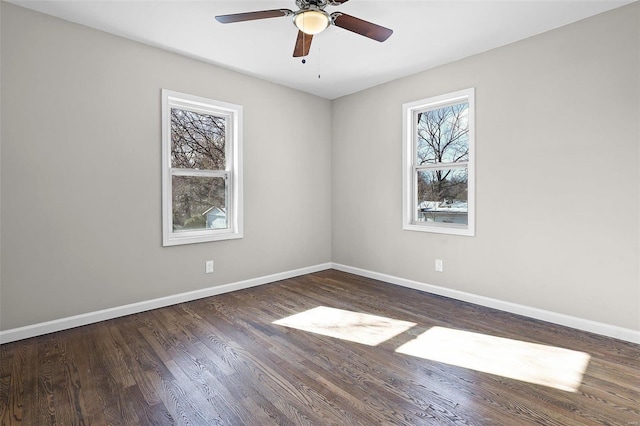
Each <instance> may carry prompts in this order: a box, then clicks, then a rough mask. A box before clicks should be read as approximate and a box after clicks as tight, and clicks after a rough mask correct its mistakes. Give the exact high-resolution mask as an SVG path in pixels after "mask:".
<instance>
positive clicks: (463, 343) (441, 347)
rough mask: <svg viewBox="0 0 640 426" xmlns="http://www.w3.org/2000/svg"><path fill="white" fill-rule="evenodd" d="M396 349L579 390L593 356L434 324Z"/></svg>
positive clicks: (457, 364)
mask: <svg viewBox="0 0 640 426" xmlns="http://www.w3.org/2000/svg"><path fill="white" fill-rule="evenodd" d="M396 352H398V353H401V354H406V355H412V356H415V357H420V358H424V359H428V360H432V361H438V362H442V363H446V364H450V365H455V366H458V367H463V368H468V369H472V370H476V371H480V372H483V373H489V374H495V375H499V376H503V377H508V378H511V379H516V380H520V381H523V382H528V383H534V384H538V385H544V386H549V387H553V388H556V389H560V390H564V391H570V392H577V391H578V387H579V386H580V384H581V383H582V377H583V375H584V372H585V370H586V368H587V365H588V364H589V359H590V358H591V357H590V356H589V354H586V353H584V352H577V351H572V350H569V349H563V348H558V347H555V346H546V345H540V344H535V343H528V342H523V341H519V340H512V339H506V338H502V337H495V336H489V335H486V334H481V333H472V332H468V331H462V330H454V329H450V328H444V327H432V328H430V329H429V330H427V331H425V332H424V333H422V334H421V335H420V336H418V337H417V338H416V339H414V340H411V341H410V342H407V343H405V344H404V345H402V346H400V347H399V348H398V349H397V350H396Z"/></svg>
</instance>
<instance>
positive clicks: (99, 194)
mask: <svg viewBox="0 0 640 426" xmlns="http://www.w3.org/2000/svg"><path fill="white" fill-rule="evenodd" d="M1 7H2V74H1V75H2V89H3V92H2V105H1V107H2V111H3V115H2V157H1V158H2V164H1V171H2V180H1V182H2V192H1V194H2V213H1V214H2V224H1V226H2V229H1V231H2V241H1V244H2V250H1V252H2V277H1V278H2V299H1V305H0V311H1V318H0V320H1V328H2V329H3V330H7V329H11V328H15V327H20V326H24V325H30V324H35V323H39V322H43V321H47V320H53V319H58V318H63V317H67V316H70V315H75V314H81V313H86V312H92V311H96V310H100V309H105V308H110V307H115V306H120V305H124V304H128V303H133V302H138V301H144V300H149V299H153V298H157V297H162V296H168V295H173V294H177V293H182V292H187V291H192V290H197V289H201V288H207V287H212V286H216V285H220V284H224V283H230V282H236V281H240V280H245V279H249V278H255V277H260V276H264V275H269V274H273V273H279V272H284V271H289V270H293V269H297V268H301V267H307V266H312V265H317V264H321V263H325V262H329V261H330V260H331V242H330V238H331V234H330V232H329V230H330V229H331V210H330V201H331V200H330V196H331V194H330V186H331V180H330V102H329V101H327V100H324V99H320V98H317V97H315V96H311V95H307V94H304V93H301V92H297V91H295V90H291V89H287V88H283V87H280V86H278V85H274V84H270V83H267V82H265V81H262V80H258V79H254V78H250V77H247V76H244V75H241V74H238V73H235V72H232V71H228V70H224V69H221V68H217V67H214V66H211V65H206V64H204V63H200V62H198V61H194V60H190V59H187V58H184V57H181V56H178V55H175V54H172V53H168V52H165V51H162V50H159V49H155V48H151V47H148V46H145V45H142V44H139V43H135V42H131V41H127V40H125V39H122V38H118V37H115V36H112V35H108V34H105V33H102V32H99V31H96V30H92V29H88V28H86V27H82V26H78V25H75V24H71V23H68V22H65V21H62V20H59V19H56V18H53V17H49V16H46V15H42V14H38V13H35V12H32V11H29V10H26V9H23V8H20V7H16V6H13V5H10V4H7V3H4V2H2V3H1ZM162 88H167V89H171V90H176V91H181V92H186V93H191V94H194V95H198V96H204V97H209V98H213V99H217V100H221V101H225V102H232V103H236V104H241V105H243V106H244V123H245V126H244V165H245V175H244V177H245V188H244V195H245V196H244V201H245V204H244V207H245V229H244V235H245V237H244V238H243V239H241V240H232V241H220V242H214V243H203V244H193V245H187V246H178V247H167V248H162V247H161V243H162V238H161V169H160V156H161V143H160V100H161V98H160V90H161V89H162ZM309 122H313V123H316V124H317V125H315V126H314V132H313V133H309V132H307V131H306V124H307V123H309ZM300 135H305V137H300ZM208 259H213V260H214V261H215V268H216V271H215V273H214V274H212V275H205V274H204V262H205V260H208Z"/></svg>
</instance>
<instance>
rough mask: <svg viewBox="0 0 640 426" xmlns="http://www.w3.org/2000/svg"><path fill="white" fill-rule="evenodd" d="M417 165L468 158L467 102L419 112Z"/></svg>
mask: <svg viewBox="0 0 640 426" xmlns="http://www.w3.org/2000/svg"><path fill="white" fill-rule="evenodd" d="M417 130H418V135H417V150H416V151H417V159H416V160H417V162H416V164H417V165H421V164H434V163H455V162H458V161H469V103H468V102H465V103H461V104H457V105H450V106H446V107H443V108H438V109H433V110H428V111H423V112H419V113H418V129H417Z"/></svg>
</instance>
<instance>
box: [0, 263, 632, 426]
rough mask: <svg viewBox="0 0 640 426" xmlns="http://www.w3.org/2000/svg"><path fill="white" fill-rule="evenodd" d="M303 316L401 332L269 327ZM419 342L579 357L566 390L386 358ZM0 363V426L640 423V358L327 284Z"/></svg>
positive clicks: (84, 330) (401, 296)
mask: <svg viewBox="0 0 640 426" xmlns="http://www.w3.org/2000/svg"><path fill="white" fill-rule="evenodd" d="M318 306H324V307H330V308H338V309H342V310H346V311H353V312H360V313H366V314H371V315H375V316H379V317H385V318H392V319H396V320H402V321H408V322H411V323H414V324H415V325H413V326H411V327H410V328H408V329H407V330H406V331H403V332H401V333H400V334H397V335H395V336H393V337H390V338H387V339H386V340H384V341H382V343H379V344H378V345H377V346H370V345H367V344H363V343H354V342H351V341H348V340H344V339H340V338H336V337H329V336H325V335H321V334H317V333H311V332H308V331H303V330H299V329H296V328H292V327H285V326H282V325H277V324H273V322H274V321H278V320H282V319H283V318H287V317H289V316H291V315H293V314H297V313H301V312H305V311H308V310H310V309H312V308H316V307H318ZM365 322H366V321H365ZM351 325H352V326H353V325H354V324H351ZM355 326H356V328H357V324H356V325H355ZM327 327H328V328H332V330H329V331H330V332H338V333H340V332H342V331H344V330H341V327H339V326H338V327H336V326H335V325H334V326H331V325H330V326H327ZM366 327H369V328H372V329H373V332H377V329H376V327H379V328H380V329H381V330H383V329H384V327H385V324H384V321H380V322H379V323H375V324H374V323H367V325H366ZM434 329H437V330H440V331H444V332H445V333H446V331H447V330H457V331H466V332H472V333H474V334H473V335H471V334H470V333H469V334H465V336H466V335H468V336H480V338H482V336H493V337H497V338H500V339H498V340H495V342H497V343H496V344H495V345H500V344H502V343H500V342H507V343H508V342H511V341H517V342H520V343H518V344H520V345H525V344H524V343H522V342H529V343H533V344H535V345H531V347H532V348H537V349H540V348H542V349H544V348H548V347H557V348H564V349H570V350H572V351H576V352H577V353H586V354H588V356H589V357H590V358H589V361H588V365H587V367H586V370H585V371H584V376H583V377H582V379H581V380H580V381H579V383H578V385H579V386H578V387H577V389H575V391H570V390H561V389H556V388H555V387H552V386H548V385H541V384H534V383H531V382H527V381H522V380H516V379H512V378H509V377H506V376H503V375H500V374H490V373H483V372H480V371H478V369H471V368H464V367H461V366H455V365H450V364H449V363H444V362H438V361H434V360H432V358H429V357H427V356H420V354H418V355H416V354H413V355H407V354H403V353H399V352H396V350H398V348H400V347H401V346H402V345H404V344H407V343H408V342H412V341H415V339H417V338H419V336H425V335H427V334H425V333H426V332H428V331H429V330H434ZM383 331H384V330H383ZM374 334H375V333H374ZM508 339H511V340H508ZM472 343H473V342H472V341H470V342H469V344H472ZM485 345H486V342H485ZM438 346H444V344H443V343H442V342H441V344H439V345H432V347H431V349H433V350H437V349H438ZM491 346H493V345H491ZM485 347H486V346H485ZM519 347H520V346H519ZM525 347H526V346H525ZM486 349H487V350H493V351H496V349H498V353H499V352H500V350H499V348H496V347H491V348H489V347H486ZM0 350H1V352H0V356H1V360H0V419H1V424H2V425H14V424H15V425H17V424H22V425H53V424H57V425H90V424H91V425H102V424H114V425H120V424H122V425H127V424H144V425H169V424H190V425H217V424H219V425H242V424H248V425H271V424H282V425H307V424H310V425H331V424H336V425H346V424H354V425H374V424H385V425H422V424H425V425H449V424H455V425H467V424H468V425H527V424H542V425H624V426H631V425H639V424H640V423H639V422H640V346H638V345H634V344H631V343H626V342H622V341H618V340H615V339H610V338H606V337H602V336H598V335H594V334H590V333H585V332H581V331H577V330H573V329H569V328H564V327H560V326H556V325H553V324H548V323H544V322H541V321H535V320H531V319H527V318H523V317H519V316H517V315H512V314H508V313H505V312H500V311H495V310H492V309H488V308H483V307H480V306H476V305H471V304H467V303H462V302H458V301H454V300H451V299H447V298H444V297H439V296H433V295H429V294H425V293H421V292H418V291H414V290H410V289H406V288H402V287H397V286H394V285H390V284H385V283H381V282H379V281H375V280H370V279H366V278H362V277H358V276H355V275H350V274H346V273H342V272H338V271H335V270H328V271H323V272H319V273H315V274H311V275H306V276H302V277H298V278H293V279H289V280H284V281H280V282H277V283H273V284H269V285H264V286H260V287H256V288H252V289H247V290H242V291H237V292H234V293H228V294H224V295H220V296H215V297H210V298H206V299H201V300H197V301H193V302H189V303H183V304H179V305H175V306H170V307H167V308H162V309H157V310H153V311H149V312H144V313H141V314H136V315H130V316H127V317H122V318H118V319H114V320H110V321H104V322H101V323H96V324H92V325H88V326H84V327H79V328H75V329H72V330H67V331H62V332H58V333H53V334H49V335H46V336H40V337H36V338H32V339H27V340H23V341H19V342H13V343H8V344H5V345H2V346H1V349H0ZM474 350H477V354H478V357H479V358H482V352H484V351H483V350H481V347H480V349H474ZM504 352H505V356H507V358H508V357H509V356H511V357H512V358H513V354H509V353H508V352H509V351H507V350H505V351H504ZM492 353H494V352H492ZM544 358H545V359H540V360H539V361H541V362H543V363H544V362H548V361H549V359H547V357H546V356H545V357H544ZM516 361H517V360H516ZM535 361H536V360H534V363H533V364H536V362H535ZM509 362H512V361H508V360H507V361H504V363H505V365H506V364H508V363H509ZM532 368H533V367H532ZM521 369H522V368H521ZM532 371H533V372H534V373H535V372H536V371H537V370H535V369H534V370H532ZM534 375H535V374H534Z"/></svg>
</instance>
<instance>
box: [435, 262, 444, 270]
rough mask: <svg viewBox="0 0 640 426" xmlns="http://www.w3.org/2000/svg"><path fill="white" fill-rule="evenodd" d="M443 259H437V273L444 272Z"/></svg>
mask: <svg viewBox="0 0 640 426" xmlns="http://www.w3.org/2000/svg"><path fill="white" fill-rule="evenodd" d="M442 271H443V269H442V259H436V272H442Z"/></svg>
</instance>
